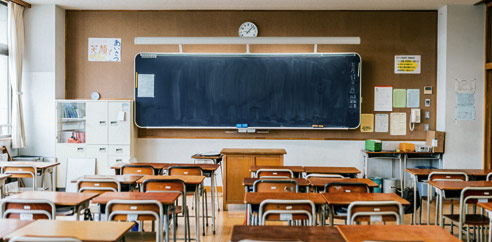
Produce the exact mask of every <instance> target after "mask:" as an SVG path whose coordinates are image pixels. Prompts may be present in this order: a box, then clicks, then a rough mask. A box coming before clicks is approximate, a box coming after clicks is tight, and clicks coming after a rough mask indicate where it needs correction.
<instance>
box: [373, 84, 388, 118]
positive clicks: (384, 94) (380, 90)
mask: <svg viewBox="0 0 492 242" xmlns="http://www.w3.org/2000/svg"><path fill="white" fill-rule="evenodd" d="M392 99H393V87H391V86H375V87H374V111H376V112H377V111H393V107H392V105H391V104H392V103H393V101H392Z"/></svg>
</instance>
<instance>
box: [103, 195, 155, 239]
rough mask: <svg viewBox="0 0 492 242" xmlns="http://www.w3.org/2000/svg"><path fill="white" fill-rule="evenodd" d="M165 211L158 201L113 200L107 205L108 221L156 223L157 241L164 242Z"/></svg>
mask: <svg viewBox="0 0 492 242" xmlns="http://www.w3.org/2000/svg"><path fill="white" fill-rule="evenodd" d="M163 216H164V209H163V206H162V204H161V203H160V202H159V201H156V200H111V201H109V202H108V203H107V204H106V221H133V222H135V221H147V220H151V221H156V223H157V231H156V241H157V242H159V241H162V240H161V236H162V234H163V233H162V227H163V221H162V218H163Z"/></svg>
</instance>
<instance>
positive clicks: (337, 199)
mask: <svg viewBox="0 0 492 242" xmlns="http://www.w3.org/2000/svg"><path fill="white" fill-rule="evenodd" d="M321 195H323V197H324V198H325V199H326V201H327V202H328V204H330V205H349V204H350V203H352V202H357V201H397V202H400V203H401V205H404V206H406V205H410V203H409V202H408V201H407V200H405V199H403V198H401V197H400V196H398V195H396V194H395V193H350V192H346V193H321Z"/></svg>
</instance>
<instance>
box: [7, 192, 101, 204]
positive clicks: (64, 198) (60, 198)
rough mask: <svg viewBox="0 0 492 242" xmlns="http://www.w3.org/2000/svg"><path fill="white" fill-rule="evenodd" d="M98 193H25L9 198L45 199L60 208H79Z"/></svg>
mask: <svg viewBox="0 0 492 242" xmlns="http://www.w3.org/2000/svg"><path fill="white" fill-rule="evenodd" d="M97 195H99V194H97V193H90V192H84V193H78V192H49V191H25V192H22V193H19V194H16V195H13V196H10V197H9V198H20V199H45V200H48V201H51V202H53V203H54V204H55V205H58V206H77V205H80V204H82V203H84V202H87V201H89V200H91V199H92V198H94V197H96V196H97Z"/></svg>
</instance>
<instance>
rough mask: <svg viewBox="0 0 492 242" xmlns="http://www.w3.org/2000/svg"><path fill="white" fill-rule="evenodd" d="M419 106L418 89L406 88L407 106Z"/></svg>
mask: <svg viewBox="0 0 492 242" xmlns="http://www.w3.org/2000/svg"><path fill="white" fill-rule="evenodd" d="M418 107H420V89H407V108H418Z"/></svg>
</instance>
